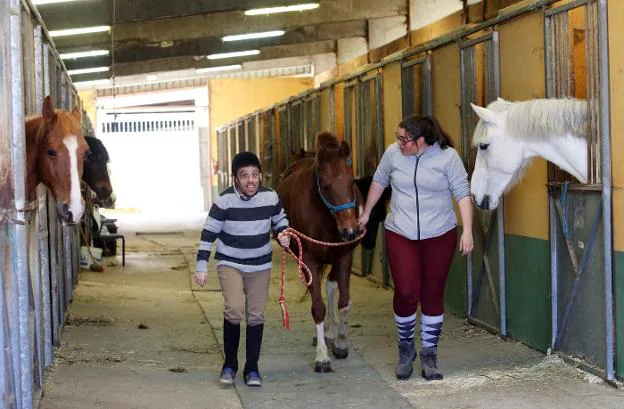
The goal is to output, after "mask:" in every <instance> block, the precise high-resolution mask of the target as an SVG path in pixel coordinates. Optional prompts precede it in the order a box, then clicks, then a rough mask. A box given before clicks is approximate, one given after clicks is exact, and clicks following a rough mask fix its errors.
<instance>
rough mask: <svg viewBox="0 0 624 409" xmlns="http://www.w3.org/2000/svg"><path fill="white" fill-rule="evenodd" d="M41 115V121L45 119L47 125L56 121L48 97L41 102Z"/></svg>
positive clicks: (50, 99) (50, 100)
mask: <svg viewBox="0 0 624 409" xmlns="http://www.w3.org/2000/svg"><path fill="white" fill-rule="evenodd" d="M41 114H42V115H43V119H45V121H46V123H47V124H48V125H49V124H52V123H53V122H54V121H56V112H54V106H52V98H50V96H49V95H48V96H47V97H45V99H44V100H43V107H42V109H41Z"/></svg>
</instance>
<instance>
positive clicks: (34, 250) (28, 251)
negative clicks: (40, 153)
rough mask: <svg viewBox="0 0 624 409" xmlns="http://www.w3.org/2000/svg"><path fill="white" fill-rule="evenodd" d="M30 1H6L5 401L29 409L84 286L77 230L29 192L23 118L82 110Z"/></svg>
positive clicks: (46, 197) (0, 284) (0, 88)
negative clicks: (50, 109)
mask: <svg viewBox="0 0 624 409" xmlns="http://www.w3.org/2000/svg"><path fill="white" fill-rule="evenodd" d="M42 21H43V20H42V19H41V17H40V15H39V14H38V12H37V11H36V9H35V8H34V7H32V6H31V5H30V2H23V1H17V0H1V1H0V31H1V33H0V107H1V108H0V118H1V120H0V349H2V351H3V353H2V354H0V396H1V397H2V401H1V402H2V407H3V408H7V409H11V408H30V407H34V406H35V405H36V402H37V401H38V400H39V398H40V397H41V394H42V393H43V378H44V371H45V369H46V368H48V367H49V366H50V365H51V363H52V359H53V351H52V347H53V346H58V345H59V343H60V335H61V331H62V328H63V326H64V324H65V322H66V318H67V307H68V305H69V303H70V302H71V301H72V292H73V288H74V286H75V285H76V283H77V281H78V272H79V265H78V246H79V240H78V235H77V226H76V225H75V224H61V222H60V221H59V216H58V213H57V206H56V203H55V201H54V199H53V197H52V195H51V194H49V192H48V189H47V188H46V187H45V186H44V185H43V184H39V186H38V187H37V189H36V192H27V191H26V189H25V186H26V183H25V181H26V173H25V170H26V152H27V145H26V139H25V126H24V124H25V118H26V116H30V115H37V114H40V113H41V110H42V106H43V105H44V98H45V97H46V96H51V102H52V105H53V106H54V107H55V108H57V109H62V110H66V111H71V108H72V107H73V106H74V105H75V104H79V101H78V97H77V93H76V91H75V90H74V89H73V86H72V85H71V80H70V79H69V77H68V75H67V70H66V68H65V66H64V65H63V62H62V61H61V59H60V58H59V55H58V52H57V51H56V49H55V47H54V43H53V42H52V40H51V39H50V36H49V34H48V32H47V29H46V28H45V25H44V24H43V22H42Z"/></svg>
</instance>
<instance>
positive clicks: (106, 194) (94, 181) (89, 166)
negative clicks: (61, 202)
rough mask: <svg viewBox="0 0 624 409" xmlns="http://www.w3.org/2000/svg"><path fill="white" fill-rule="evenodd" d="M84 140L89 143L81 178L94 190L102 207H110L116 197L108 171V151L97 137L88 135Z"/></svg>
mask: <svg viewBox="0 0 624 409" xmlns="http://www.w3.org/2000/svg"><path fill="white" fill-rule="evenodd" d="M85 140H86V142H87V144H88V145H89V154H88V155H87V156H86V157H85V160H84V172H83V174H82V179H83V180H84V181H85V182H86V183H87V185H89V187H90V188H91V189H92V190H93V191H94V192H95V194H96V195H97V198H98V200H99V201H100V202H101V204H102V206H103V207H107V208H112V207H114V206H115V200H116V197H115V193H114V192H113V186H112V185H111V181H110V176H109V172H108V161H109V157H108V152H107V151H106V148H105V147H104V144H103V143H102V141H100V140H99V139H97V138H95V137H92V136H88V137H86V138H85Z"/></svg>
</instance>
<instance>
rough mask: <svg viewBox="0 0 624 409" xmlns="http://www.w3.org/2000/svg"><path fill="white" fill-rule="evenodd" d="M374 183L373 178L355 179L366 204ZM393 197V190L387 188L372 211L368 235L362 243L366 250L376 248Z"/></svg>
mask: <svg viewBox="0 0 624 409" xmlns="http://www.w3.org/2000/svg"><path fill="white" fill-rule="evenodd" d="M372 183H373V177H372V176H364V177H362V178H358V179H355V185H356V186H357V187H358V190H359V191H360V193H361V194H362V197H363V200H364V202H366V198H367V197H368V190H369V189H370V186H371V184H372ZM391 195H392V188H390V187H387V188H386V189H384V192H383V193H382V194H381V197H380V198H379V201H377V203H376V204H375V206H374V207H373V208H372V210H371V214H370V217H369V218H368V223H367V224H366V234H365V235H364V237H363V238H362V242H361V243H362V247H364V248H365V249H366V250H372V249H374V248H375V245H376V242H377V231H378V229H379V224H380V223H381V222H383V221H384V219H385V218H386V204H387V203H388V202H389V201H390V196H391Z"/></svg>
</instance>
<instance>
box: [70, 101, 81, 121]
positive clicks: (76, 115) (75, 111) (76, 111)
mask: <svg viewBox="0 0 624 409" xmlns="http://www.w3.org/2000/svg"><path fill="white" fill-rule="evenodd" d="M71 113H72V115H73V116H74V118H76V119H77V120H78V122H80V121H81V120H82V114H81V112H80V108H78V105H76V106H75V107H74V109H72V112H71Z"/></svg>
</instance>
